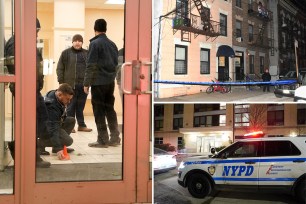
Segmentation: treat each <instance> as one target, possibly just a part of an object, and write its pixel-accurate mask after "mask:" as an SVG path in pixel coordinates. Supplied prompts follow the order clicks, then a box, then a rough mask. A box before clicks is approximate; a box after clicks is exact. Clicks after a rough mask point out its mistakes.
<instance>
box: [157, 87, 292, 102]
mask: <svg viewBox="0 0 306 204" xmlns="http://www.w3.org/2000/svg"><path fill="white" fill-rule="evenodd" d="M273 91H274V89H273V87H270V92H263V91H262V89H261V88H259V87H258V86H252V87H251V90H247V89H246V88H245V87H244V86H243V87H232V90H231V92H230V93H224V94H222V93H219V92H216V93H210V94H207V93H206V92H202V93H197V94H193V95H185V96H175V97H170V98H154V102H157V103H162V102H179V103H183V102H203V103H206V102H214V103H220V102H240V103H241V102H246V103H249V102H255V103H258V102H268V103H272V102H275V103H280V102H293V98H289V97H283V98H277V97H276V96H275V95H274V93H273Z"/></svg>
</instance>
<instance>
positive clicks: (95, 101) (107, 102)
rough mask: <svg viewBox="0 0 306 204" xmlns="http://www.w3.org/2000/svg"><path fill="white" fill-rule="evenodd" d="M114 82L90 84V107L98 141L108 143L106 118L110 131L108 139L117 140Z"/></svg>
mask: <svg viewBox="0 0 306 204" xmlns="http://www.w3.org/2000/svg"><path fill="white" fill-rule="evenodd" d="M114 89H115V82H112V83H111V84H107V85H98V86H91V94H92V100H91V103H92V109H93V112H94V116H95V122H96V126H97V130H98V142H99V143H103V144H108V142H109V135H108V131H107V126H106V120H105V119H107V123H108V128H109V131H110V137H111V139H110V141H117V139H118V138H119V134H120V132H119V130H118V120H117V113H116V111H115V109H114V104H115V97H114Z"/></svg>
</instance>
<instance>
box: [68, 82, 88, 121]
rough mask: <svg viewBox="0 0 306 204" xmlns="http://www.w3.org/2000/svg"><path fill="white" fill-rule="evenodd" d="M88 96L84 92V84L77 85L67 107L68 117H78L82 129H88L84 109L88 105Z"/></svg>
mask: <svg viewBox="0 0 306 204" xmlns="http://www.w3.org/2000/svg"><path fill="white" fill-rule="evenodd" d="M86 99H87V94H86V93H85V92H84V87H83V85H82V84H76V85H75V88H74V96H73V98H72V100H71V102H70V103H69V105H68V107H67V116H69V117H73V118H74V117H76V119H77V122H78V125H79V126H80V127H86V124H85V122H84V114H83V111H84V108H85V104H86Z"/></svg>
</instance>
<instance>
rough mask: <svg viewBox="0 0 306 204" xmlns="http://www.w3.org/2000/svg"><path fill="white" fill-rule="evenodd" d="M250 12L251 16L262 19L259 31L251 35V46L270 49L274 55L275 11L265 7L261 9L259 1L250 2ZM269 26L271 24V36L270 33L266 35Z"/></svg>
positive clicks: (249, 42)
mask: <svg viewBox="0 0 306 204" xmlns="http://www.w3.org/2000/svg"><path fill="white" fill-rule="evenodd" d="M248 14H249V16H250V17H253V18H257V19H259V20H260V21H261V24H260V26H259V32H258V33H255V34H252V35H251V36H249V41H248V44H249V45H250V46H255V47H260V48H264V49H270V52H271V56H274V25H273V12H272V11H270V10H268V9H267V8H264V7H263V8H262V9H261V10H260V11H259V5H258V3H256V2H252V3H249V8H248ZM268 26H270V37H268V34H266V35H265V33H267V32H266V29H267V28H268ZM249 35H250V34H249Z"/></svg>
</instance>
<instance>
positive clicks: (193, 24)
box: [173, 0, 220, 42]
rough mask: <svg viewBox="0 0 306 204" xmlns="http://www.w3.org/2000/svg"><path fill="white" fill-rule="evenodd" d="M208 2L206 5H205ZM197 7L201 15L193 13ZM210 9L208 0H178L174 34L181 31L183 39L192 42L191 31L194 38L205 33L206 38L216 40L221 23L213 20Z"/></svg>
mask: <svg viewBox="0 0 306 204" xmlns="http://www.w3.org/2000/svg"><path fill="white" fill-rule="evenodd" d="M203 3H205V4H206V7H205V6H203ZM195 7H196V9H197V11H198V12H199V14H200V15H199V16H198V15H195V14H193V13H192V11H193V9H194V8H195ZM211 19H212V16H211V13H210V9H209V8H208V6H207V3H206V0H181V1H176V10H175V17H174V18H173V34H175V33H176V32H177V31H178V30H180V31H181V41H185V42H191V33H194V38H196V37H197V36H198V35H205V36H206V40H208V39H209V38H212V41H214V40H215V39H216V38H217V37H218V36H219V35H220V32H219V30H220V23H219V22H216V21H213V20H211Z"/></svg>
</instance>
